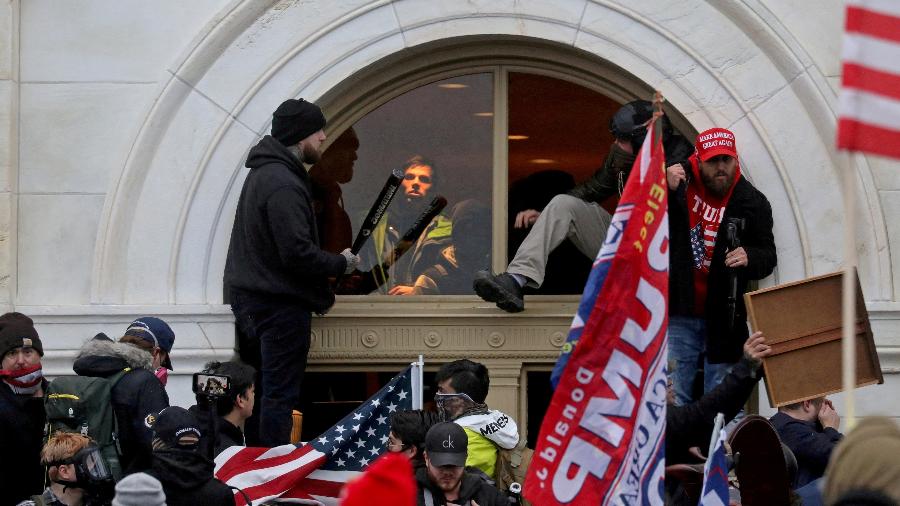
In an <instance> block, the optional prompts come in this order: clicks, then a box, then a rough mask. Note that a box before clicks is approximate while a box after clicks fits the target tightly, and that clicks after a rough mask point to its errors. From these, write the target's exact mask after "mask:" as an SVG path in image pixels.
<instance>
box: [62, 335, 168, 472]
mask: <svg viewBox="0 0 900 506" xmlns="http://www.w3.org/2000/svg"><path fill="white" fill-rule="evenodd" d="M126 368H130V369H131V370H130V371H129V372H128V373H127V374H125V375H124V376H123V377H122V378H121V379H120V380H119V381H118V383H116V384H115V385H114V386H113V387H112V390H111V392H110V394H111V398H112V405H113V411H114V412H115V414H116V421H117V422H118V424H119V434H118V437H119V442H120V446H121V450H122V454H121V456H120V458H121V463H122V469H123V470H125V471H126V473H127V472H136V471H143V470H145V469H148V468H149V467H150V457H151V448H150V442H151V439H152V437H153V432H152V431H151V429H150V423H149V420H151V419H152V415H154V414H155V413H158V412H159V411H160V410H162V409H163V408H165V407H167V406H168V405H169V396H168V394H166V390H165V388H164V387H163V385H162V383H160V382H159V380H158V379H157V378H156V375H154V373H153V357H152V356H151V355H150V354H149V353H147V352H146V351H144V350H141V349H140V348H138V347H136V346H133V345H130V344H126V343H117V342H115V341H113V340H111V339H109V338H108V337H106V336H105V335H103V334H98V335H97V336H96V337H94V338H93V339H91V340H90V341H88V342H86V343H85V344H84V346H82V347H81V350H80V351H79V352H78V356H77V357H76V358H75V364H74V365H73V366H72V369H73V370H74V371H75V373H76V374H78V375H79V376H89V377H100V378H108V377H110V376H113V375H115V374H117V373H118V372H120V371H122V370H124V369H126Z"/></svg>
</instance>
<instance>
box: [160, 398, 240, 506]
mask: <svg viewBox="0 0 900 506" xmlns="http://www.w3.org/2000/svg"><path fill="white" fill-rule="evenodd" d="M214 469H215V465H214V464H213V462H212V461H211V460H209V459H208V458H206V456H204V455H202V454H201V453H200V421H199V420H197V417H195V416H194V415H192V414H190V413H189V412H188V411H187V410H186V409H184V408H180V407H178V406H172V407H169V408H166V409H164V410H162V411H160V412H159V415H157V416H156V420H155V421H154V422H153V467H152V468H151V469H150V470H149V471H147V474H149V475H151V476H153V477H154V478H156V479H157V480H159V482H160V483H162V486H163V491H164V492H165V493H166V504H168V505H169V506H180V505H186V506H187V505H190V506H197V505H206V504H208V505H210V506H211V505H217V504H234V493H233V492H232V491H231V488H229V487H228V485H226V484H224V483H222V482H221V481H219V480H217V479H216V478H215V477H214V476H213V471H214Z"/></svg>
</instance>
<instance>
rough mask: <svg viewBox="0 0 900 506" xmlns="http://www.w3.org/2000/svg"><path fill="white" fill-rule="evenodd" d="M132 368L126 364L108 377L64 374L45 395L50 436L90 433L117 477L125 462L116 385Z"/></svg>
mask: <svg viewBox="0 0 900 506" xmlns="http://www.w3.org/2000/svg"><path fill="white" fill-rule="evenodd" d="M130 371H131V368H125V369H123V370H122V371H119V372H117V373H116V374H114V375H112V376H110V377H108V378H99V377H90V376H61V377H59V378H56V379H55V380H53V381H51V382H50V386H49V387H48V388H47V393H46V395H45V397H44V410H45V411H46V412H47V438H48V439H49V438H50V436H52V435H53V434H54V433H56V432H58V431H62V432H76V433H78V434H82V435H85V436H88V437H90V438H91V439H93V440H94V442H95V443H96V444H97V446H98V447H100V453H101V454H102V455H103V457H104V459H105V460H106V463H107V464H108V465H109V468H110V471H111V472H112V475H113V477H114V479H115V480H116V481H118V480H119V479H120V478H122V465H121V463H120V461H119V457H120V455H121V448H120V447H119V440H118V432H119V425H118V422H117V420H116V414H115V412H114V411H113V406H112V389H113V387H114V386H115V385H116V383H118V382H119V380H120V379H122V377H123V376H125V375H126V374H128V373H129V372H130Z"/></svg>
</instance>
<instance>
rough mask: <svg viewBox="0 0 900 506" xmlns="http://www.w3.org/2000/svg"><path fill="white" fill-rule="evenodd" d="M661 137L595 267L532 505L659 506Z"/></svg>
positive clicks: (534, 467) (529, 488) (545, 438)
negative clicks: (598, 281) (593, 287)
mask: <svg viewBox="0 0 900 506" xmlns="http://www.w3.org/2000/svg"><path fill="white" fill-rule="evenodd" d="M655 127H656V128H655ZM657 130H658V125H654V124H653V123H651V125H650V128H648V133H647V137H646V138H645V139H644V145H643V147H642V148H641V152H640V153H639V154H638V157H637V160H635V163H634V167H633V168H632V170H631V175H630V177H629V178H628V183H627V184H626V186H625V191H624V192H623V194H622V198H621V200H620V201H619V206H618V208H617V209H616V213H615V215H614V216H613V220H612V223H611V225H610V228H609V231H608V232H607V236H606V240H605V242H604V244H603V247H602V248H601V249H600V252H599V254H598V255H597V259H596V260H595V262H594V270H595V271H599V270H602V269H607V268H608V273H607V275H606V278H605V279H604V280H603V285H602V287H601V288H600V290H599V294H598V295H597V296H596V300H595V301H594V304H593V309H592V310H591V312H590V314H589V316H588V318H587V319H586V321H585V322H584V328H583V330H582V332H581V336H580V339H579V343H578V346H576V347H575V348H574V351H573V352H572V354H571V356H570V358H569V361H568V363H567V364H566V366H565V369H564V371H563V373H562V377H561V378H560V382H559V385H558V386H557V388H556V391H555V392H554V394H553V400H552V401H551V403H550V407H549V408H548V410H547V413H546V414H545V415H544V420H543V423H542V424H541V432H540V436H539V438H538V442H537V445H536V448H535V453H534V457H533V459H532V461H531V465H530V466H529V468H528V476H527V478H526V480H525V497H526V498H527V499H529V500H530V501H531V502H532V503H533V504H540V505H541V506H544V505H562V504H565V505H573V504H654V505H655V504H659V505H662V503H663V497H662V485H663V474H664V473H663V471H664V467H665V459H664V454H665V451H664V443H665V412H666V378H665V374H664V367H665V362H666V344H665V343H666V328H667V324H668V314H667V313H668V289H669V278H668V274H669V224H668V215H667V208H666V206H667V202H668V188H667V185H666V175H665V155H664V153H663V147H662V139H661V136H660V133H659V132H657ZM592 277H593V274H592ZM593 293H596V292H593V291H586V293H585V295H584V296H583V297H592V296H593ZM584 303H585V300H582V304H584ZM577 325H581V317H579V316H578V315H576V317H575V321H574V322H573V327H575V326H577Z"/></svg>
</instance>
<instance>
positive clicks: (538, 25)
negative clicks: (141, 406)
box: [0, 0, 900, 417]
mask: <svg viewBox="0 0 900 506" xmlns="http://www.w3.org/2000/svg"><path fill="white" fill-rule="evenodd" d="M2 7H3V9H4V10H3V18H2V21H3V23H2V25H0V49H2V51H0V53H2V54H0V303H3V302H6V305H7V306H8V307H15V308H16V309H18V310H20V311H22V312H25V313H27V314H31V315H34V316H35V318H36V320H37V321H38V323H39V330H40V332H41V334H42V336H45V338H44V339H45V343H46V344H45V347H46V348H47V349H48V350H49V351H48V358H47V363H48V369H49V370H50V371H51V372H56V373H62V372H65V371H66V370H67V369H68V367H69V363H70V360H71V356H72V353H73V351H72V350H74V349H75V348H77V346H78V345H79V343H80V342H81V340H83V339H84V338H86V337H89V336H91V335H93V334H94V333H95V332H97V331H106V332H108V333H110V334H117V333H120V332H121V329H124V327H125V325H126V324H127V323H128V321H130V319H131V318H132V317H134V316H139V315H141V314H157V315H160V316H161V317H163V318H165V319H166V320H167V321H170V322H172V323H173V326H174V327H175V330H176V332H177V334H178V342H177V351H176V353H175V356H174V361H175V364H176V368H177V369H178V371H177V372H178V373H181V374H189V373H191V372H193V371H195V370H196V368H197V367H198V366H199V364H200V363H202V362H203V361H204V360H206V359H209V358H212V357H224V356H228V355H229V354H230V348H231V340H232V334H231V328H230V315H229V312H228V310H227V307H225V306H223V305H222V304H221V302H222V298H221V272H222V267H223V265H224V251H225V247H226V246H227V241H228V234H229V232H230V227H231V220H232V217H233V212H234V206H235V202H236V197H237V193H238V191H239V189H240V181H241V177H242V175H243V174H242V172H241V165H242V163H243V158H244V155H245V153H246V150H247V149H248V147H249V146H250V145H251V144H252V143H253V142H254V141H255V140H256V139H257V138H259V137H260V136H261V135H263V134H265V133H266V132H267V131H268V128H269V115H270V114H271V111H272V110H273V108H274V107H275V106H276V105H277V104H278V103H279V102H280V101H281V100H283V99H284V98H285V97H289V96H304V97H306V98H309V99H313V100H315V99H317V98H319V97H323V96H326V95H327V93H328V92H329V90H331V89H333V88H334V87H335V86H338V85H341V84H346V82H347V80H348V79H351V78H355V76H357V75H358V73H359V72H360V70H361V69H364V68H365V67H367V66H369V65H373V66H374V67H377V65H378V62H379V61H382V60H383V59H385V58H390V57H391V56H392V55H396V54H398V53H399V52H402V51H405V50H409V49H414V48H416V47H418V46H420V45H422V44H425V43H438V44H440V43H441V41H446V42H447V43H450V42H451V41H454V40H459V39H457V38H459V37H483V36H505V37H509V36H512V37H520V38H522V40H526V41H529V43H533V44H534V45H535V46H540V45H541V44H552V45H554V46H555V47H562V48H568V49H567V50H570V51H571V52H573V53H577V52H582V51H583V52H587V53H589V54H590V55H593V56H595V57H596V58H597V59H598V60H604V61H607V62H610V63H612V64H614V65H617V66H619V67H621V68H622V69H625V70H627V71H628V72H630V74H631V75H632V76H633V77H634V78H636V79H638V80H640V81H643V82H644V83H647V84H648V85H649V86H652V87H655V88H658V89H660V90H661V91H662V92H663V94H664V95H665V96H666V97H667V99H668V100H669V102H670V103H671V105H672V106H673V107H675V108H676V109H678V110H679V111H680V112H681V113H682V114H683V115H684V116H685V117H686V118H687V120H688V121H690V122H691V123H692V125H693V126H694V127H695V128H697V129H698V130H699V129H704V128H707V127H710V126H713V125H717V126H727V127H729V128H731V129H733V130H734V131H735V132H736V134H737V136H738V139H739V141H740V144H741V153H742V158H743V163H744V171H745V174H747V175H748V177H749V178H750V179H751V180H752V181H753V183H754V184H755V185H757V186H758V187H759V188H760V189H761V190H762V191H763V192H765V193H766V195H767V196H768V197H769V199H770V201H771V202H772V205H773V209H774V212H775V215H776V219H777V223H776V227H775V234H776V241H777V243H778V246H779V267H778V269H777V271H776V273H775V275H774V276H773V277H772V278H770V279H769V280H767V281H766V284H774V283H777V282H785V281H791V280H796V279H800V278H803V277H806V276H809V275H814V274H822V273H826V272H831V271H834V270H837V269H839V268H840V267H841V265H842V264H841V262H842V258H843V246H842V224H843V215H844V212H843V209H842V206H841V198H842V190H841V184H840V172H839V169H838V159H837V157H836V155H835V153H834V152H833V147H832V146H833V138H834V130H835V124H836V119H835V104H836V98H837V95H836V92H837V88H838V85H839V78H838V76H839V72H840V65H839V33H840V30H841V26H842V11H841V9H842V7H841V2H839V1H838V0H829V1H827V2H818V3H817V4H816V6H815V8H814V9H804V10H790V8H789V7H790V6H789V5H785V3H784V2H778V1H775V0H768V1H760V0H744V1H735V2H729V3H727V4H724V3H722V2H702V1H672V0H654V1H647V2H620V1H616V0H603V1H600V0H596V1H586V0H556V1H553V2H544V1H527V2H522V1H513V0H507V1H497V0H492V1H488V0H483V1H465V2H464V1H446V2H433V1H428V0H402V1H387V0H377V1H373V0H342V1H335V0H308V1H299V0H294V1H287V0H284V1H274V0H265V1H263V0H230V1H229V0H219V1H214V0H195V1H191V2H183V1H178V0H160V1H156V2H141V1H137V0H127V1H126V0H90V1H80V2H79V1H64V2H60V1H52V0H28V1H27V2H21V3H20V2H4V3H3V6H2ZM851 163H852V166H853V168H854V170H855V171H856V173H857V185H856V196H857V201H858V205H857V207H858V212H859V216H860V217H861V219H860V220H859V221H860V223H859V225H858V227H857V229H856V231H855V232H856V244H857V249H858V252H859V255H860V273H861V278H862V282H863V289H864V292H865V295H866V298H867V302H868V307H869V310H870V314H871V317H872V320H873V328H874V330H875V335H876V341H877V343H878V346H879V351H880V354H881V359H882V365H883V367H884V368H885V372H886V373H888V374H887V375H886V380H887V382H888V385H887V386H883V387H868V388H867V389H864V390H861V391H860V397H861V402H862V405H861V408H860V409H861V411H862V412H863V413H864V414H869V413H873V412H876V411H886V412H888V413H890V414H891V415H892V416H895V417H900V400H898V399H900V396H898V395H896V392H898V391H900V375H898V374H897V373H898V372H900V303H898V298H900V293H898V290H900V288H898V286H900V268H898V266H900V224H898V223H897V221H896V220H891V219H890V218H891V217H896V216H900V164H898V163H896V162H890V161H886V160H883V159H878V158H875V157H862V156H855V157H853V158H852V159H851ZM6 230H10V231H11V233H10V234H9V235H5V234H4V231H6ZM892 246H893V247H892ZM4 260H6V261H4ZM4 266H5V267H4ZM4 283H5V284H4ZM470 306H471V307H472V308H476V309H477V308H481V306H479V304H478V302H477V301H475V300H473V301H472V302H471V303H470ZM479 310H480V309H479ZM497 321H498V323H499V322H501V320H497ZM185 379H186V378H185V377H176V378H175V379H174V381H175V384H176V385H180V384H182V382H183V381H185ZM170 390H172V389H170ZM885 391H889V392H891V395H884V393H883V392H885ZM885 399H893V400H889V401H887V402H886V401H885ZM176 400H177V401H178V402H182V403H183V402H187V400H186V398H185V397H177V398H176ZM891 403H893V404H891Z"/></svg>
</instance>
